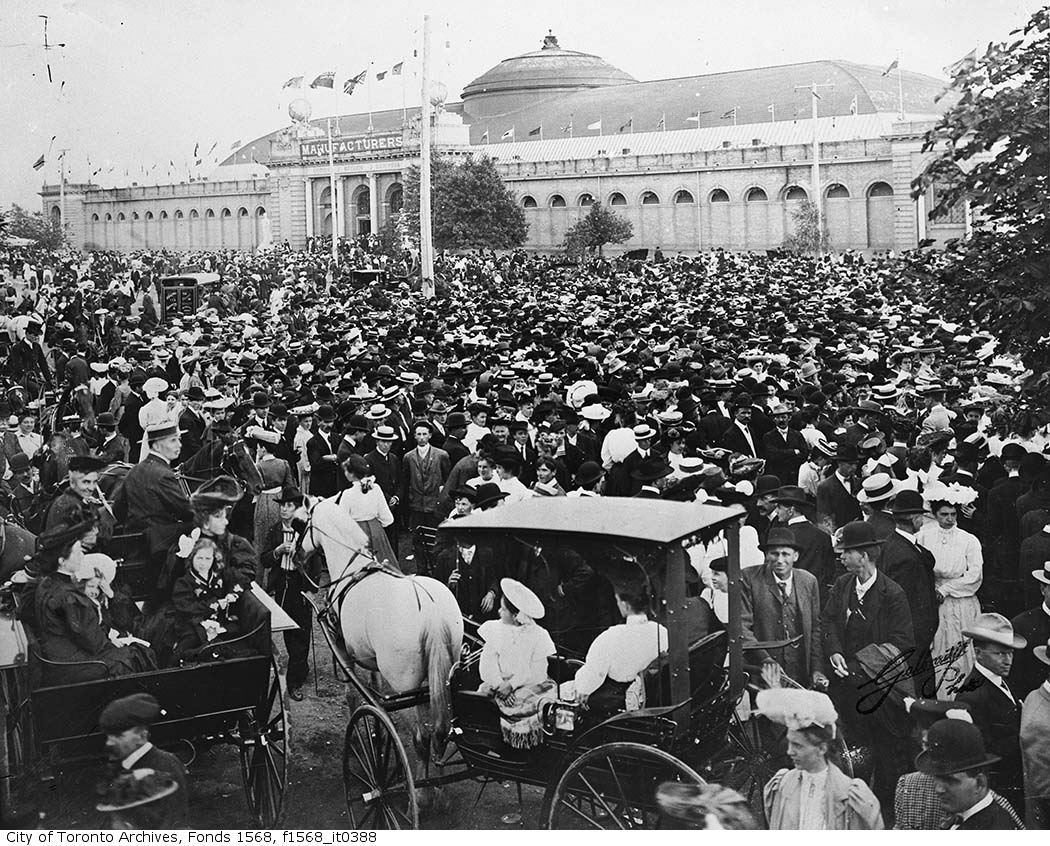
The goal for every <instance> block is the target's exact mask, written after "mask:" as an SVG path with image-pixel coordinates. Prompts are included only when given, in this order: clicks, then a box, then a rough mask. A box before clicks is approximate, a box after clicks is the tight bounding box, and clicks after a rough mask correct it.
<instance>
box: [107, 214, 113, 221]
mask: <svg viewBox="0 0 1050 846" xmlns="http://www.w3.org/2000/svg"><path fill="white" fill-rule="evenodd" d="M111 220H113V215H111V214H110V213H109V212H106V223H109V222H110V221H111Z"/></svg>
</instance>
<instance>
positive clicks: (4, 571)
mask: <svg viewBox="0 0 1050 846" xmlns="http://www.w3.org/2000/svg"><path fill="white" fill-rule="evenodd" d="M34 552H36V535H34V534H33V533H32V532H30V531H29V530H28V529H24V528H22V527H21V526H19V525H18V524H17V523H16V522H15V521H14V520H11V519H9V518H8V519H4V520H0V585H2V584H4V583H5V582H6V581H7V580H8V579H10V578H11V576H12V575H14V574H15V573H17V572H18V571H19V570H21V569H22V568H23V567H25V565H26V561H27V560H28V559H29V558H30V557H32V555H33V553H34Z"/></svg>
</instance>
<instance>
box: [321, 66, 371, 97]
mask: <svg viewBox="0 0 1050 846" xmlns="http://www.w3.org/2000/svg"><path fill="white" fill-rule="evenodd" d="M367 73H368V71H367V70H363V71H361V73H359V74H358V75H357V76H353V77H350V79H348V80H347V81H346V82H344V83H343V93H344V94H353V93H354V89H355V88H357V86H358V85H360V84H361V83H362V82H364V81H365V75H366V74H367ZM328 87H329V88H331V86H328Z"/></svg>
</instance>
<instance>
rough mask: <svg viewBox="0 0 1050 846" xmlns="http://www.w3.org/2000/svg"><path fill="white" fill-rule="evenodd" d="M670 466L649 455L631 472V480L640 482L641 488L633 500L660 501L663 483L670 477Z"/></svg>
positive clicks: (660, 459)
mask: <svg viewBox="0 0 1050 846" xmlns="http://www.w3.org/2000/svg"><path fill="white" fill-rule="evenodd" d="M672 472H673V471H672V470H671V465H670V464H668V463H667V462H666V461H664V459H663V458H661V457H660V456H658V455H651V456H649V458H647V459H645V461H643V462H642V463H641V464H639V465H638V466H637V467H635V468H634V469H633V470H632V471H631V478H632V479H634V480H635V481H637V482H641V484H642V487H641V488H640V489H639V491H638V493H636V494H635V495H634V498H635V499H660V493H661V490H662V488H663V485H664V482H663V481H662V480H664V479H666V478H667V477H668V476H670V475H671V473H672Z"/></svg>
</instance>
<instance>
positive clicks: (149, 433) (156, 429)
mask: <svg viewBox="0 0 1050 846" xmlns="http://www.w3.org/2000/svg"><path fill="white" fill-rule="evenodd" d="M184 434H185V432H183V431H182V430H181V429H179V423H178V421H177V420H168V421H166V422H164V423H157V424H155V425H153V426H147V427H146V440H147V441H148V442H149V443H151V444H153V443H156V442H157V441H163V440H166V439H167V438H174V437H175V436H176V435H184Z"/></svg>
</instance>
